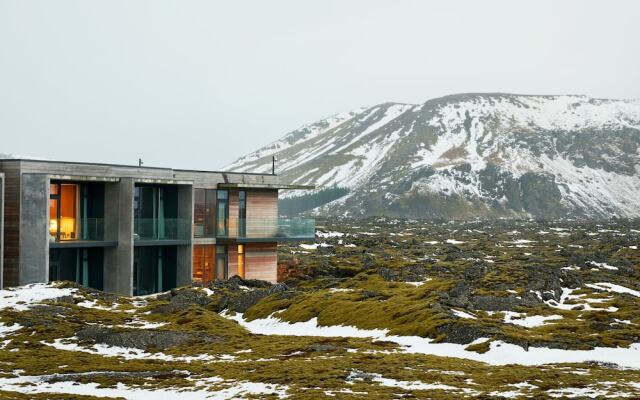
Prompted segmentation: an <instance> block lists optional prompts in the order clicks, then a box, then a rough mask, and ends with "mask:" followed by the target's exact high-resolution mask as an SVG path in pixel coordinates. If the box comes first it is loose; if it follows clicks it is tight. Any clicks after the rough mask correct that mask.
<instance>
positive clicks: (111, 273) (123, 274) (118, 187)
mask: <svg viewBox="0 0 640 400" xmlns="http://www.w3.org/2000/svg"><path fill="white" fill-rule="evenodd" d="M133 190H134V180H133V178H121V179H120V182H118V183H113V184H107V185H106V186H105V210H104V212H105V236H106V235H115V237H114V239H116V240H117V242H118V246H117V247H108V248H105V251H104V290H105V291H107V292H113V293H120V294H124V295H127V296H132V295H133V248H134V247H133Z"/></svg>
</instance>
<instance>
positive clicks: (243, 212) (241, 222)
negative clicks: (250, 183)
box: [238, 190, 247, 237]
mask: <svg viewBox="0 0 640 400" xmlns="http://www.w3.org/2000/svg"><path fill="white" fill-rule="evenodd" d="M246 233H247V192H245V191H244V190H241V191H239V192H238V234H239V236H240V237H245V236H246Z"/></svg>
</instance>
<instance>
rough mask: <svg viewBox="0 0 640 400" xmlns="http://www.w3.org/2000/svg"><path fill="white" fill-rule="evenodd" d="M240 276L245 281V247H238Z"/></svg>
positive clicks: (240, 245) (241, 245)
mask: <svg viewBox="0 0 640 400" xmlns="http://www.w3.org/2000/svg"><path fill="white" fill-rule="evenodd" d="M238 276H239V277H240V278H243V279H244V245H243V244H239V245H238Z"/></svg>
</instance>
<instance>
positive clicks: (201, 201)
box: [193, 189, 206, 236]
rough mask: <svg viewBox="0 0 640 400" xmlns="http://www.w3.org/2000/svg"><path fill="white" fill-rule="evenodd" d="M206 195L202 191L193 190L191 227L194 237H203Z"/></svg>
mask: <svg viewBox="0 0 640 400" xmlns="http://www.w3.org/2000/svg"><path fill="white" fill-rule="evenodd" d="M205 200H206V195H205V190H204V189H194V190H193V226H194V232H193V235H194V236H204V219H205V210H206V205H205Z"/></svg>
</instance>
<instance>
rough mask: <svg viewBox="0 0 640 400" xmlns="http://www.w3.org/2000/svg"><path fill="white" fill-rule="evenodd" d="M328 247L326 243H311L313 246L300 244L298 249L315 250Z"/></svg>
mask: <svg viewBox="0 0 640 400" xmlns="http://www.w3.org/2000/svg"><path fill="white" fill-rule="evenodd" d="M329 246H331V245H330V244H327V243H313V244H306V243H301V244H300V247H302V248H303V249H305V250H316V249H317V248H318V247H329Z"/></svg>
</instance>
